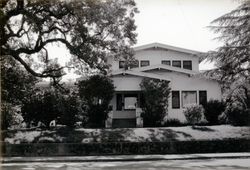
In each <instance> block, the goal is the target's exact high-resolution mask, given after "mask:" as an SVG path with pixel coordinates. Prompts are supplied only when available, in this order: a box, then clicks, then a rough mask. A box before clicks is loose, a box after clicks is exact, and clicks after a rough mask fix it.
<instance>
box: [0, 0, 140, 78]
mask: <svg viewBox="0 0 250 170" xmlns="http://www.w3.org/2000/svg"><path fill="white" fill-rule="evenodd" d="M135 5H136V4H135V2H134V1H133V0H1V1H0V38H1V39H0V42H1V44H0V45H1V58H2V57H11V58H14V59H15V60H16V61H18V62H19V63H20V64H21V65H23V67H24V68H25V69H26V70H27V71H28V72H29V73H31V74H32V75H33V76H36V77H41V78H53V79H54V80H56V79H57V78H59V77H61V76H62V75H64V73H65V72H64V71H63V70H64V68H65V67H74V68H77V69H79V68H81V67H88V68H93V69H97V70H100V71H102V72H106V71H107V68H108V65H107V63H106V60H107V57H108V56H113V57H115V58H118V57H121V56H122V57H123V58H124V59H125V60H130V59H131V58H132V50H131V49H130V46H131V45H134V44H135V43H136V33H135V29H136V26H135V24H134V15H135V13H136V12H137V8H136V6H135ZM52 43H58V44H59V46H62V47H65V48H67V49H68V50H69V52H70V54H71V62H70V63H71V65H70V66H69V65H67V66H61V65H60V63H58V62H57V61H56V60H53V56H50V52H49V50H50V49H49V45H50V44H52Z"/></svg>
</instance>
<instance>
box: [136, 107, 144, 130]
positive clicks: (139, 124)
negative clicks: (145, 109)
mask: <svg viewBox="0 0 250 170" xmlns="http://www.w3.org/2000/svg"><path fill="white" fill-rule="evenodd" d="M141 113H142V109H141V108H139V107H137V108H136V111H135V114H136V127H143V118H142V117H141Z"/></svg>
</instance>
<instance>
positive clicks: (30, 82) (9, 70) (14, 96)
mask: <svg viewBox="0 0 250 170" xmlns="http://www.w3.org/2000/svg"><path fill="white" fill-rule="evenodd" d="M36 82H37V79H36V78H35V77H34V76H32V75H31V74H28V73H26V72H25V70H24V68H22V67H21V66H20V64H18V63H17V62H16V61H15V60H13V59H12V58H9V57H5V58H4V57H2V56H1V99H2V101H4V102H8V103H11V104H14V105H20V104H21V103H22V101H23V100H25V98H26V97H28V96H29V95H30V94H31V93H32V89H33V88H34V86H35V83H36Z"/></svg>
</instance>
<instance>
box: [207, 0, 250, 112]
mask: <svg viewBox="0 0 250 170" xmlns="http://www.w3.org/2000/svg"><path fill="white" fill-rule="evenodd" d="M249 14H250V1H249V0H244V1H242V4H241V5H240V6H239V7H237V8H236V9H235V10H232V11H231V12H229V13H227V14H225V15H223V16H221V17H219V18H217V19H216V20H214V21H213V22H212V26H211V29H212V30H213V31H214V32H215V33H220V36H219V37H218V39H219V40H221V41H222V42H223V43H224V45H223V46H221V47H220V48H218V50H217V51H213V52H209V53H208V54H207V56H206V58H207V59H208V60H210V61H215V64H216V67H217V68H216V69H215V70H211V71H208V72H206V73H205V75H207V76H208V77H211V78H214V79H217V80H219V81H220V82H221V83H222V85H223V90H224V92H225V93H224V94H225V98H226V100H228V101H232V102H233V100H231V99H230V98H232V97H233V98H235V96H240V97H241V98H247V96H245V95H246V93H244V88H245V87H246V86H249V82H250V62H249V61H250V25H249ZM241 102H243V103H246V102H245V101H242V100H241ZM248 103H249V102H248ZM247 108H248V109H249V108H250V104H248V105H247Z"/></svg>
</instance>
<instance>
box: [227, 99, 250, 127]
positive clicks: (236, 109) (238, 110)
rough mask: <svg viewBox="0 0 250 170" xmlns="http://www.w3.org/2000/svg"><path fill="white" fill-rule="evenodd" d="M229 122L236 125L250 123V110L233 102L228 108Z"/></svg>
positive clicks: (247, 124)
mask: <svg viewBox="0 0 250 170" xmlns="http://www.w3.org/2000/svg"><path fill="white" fill-rule="evenodd" d="M225 116H226V118H227V122H228V123H230V124H232V125H235V126H249V125H250V110H249V109H244V108H242V107H241V106H240V105H239V104H236V103H235V104H231V105H229V106H228V107H227V108H226V111H225Z"/></svg>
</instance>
